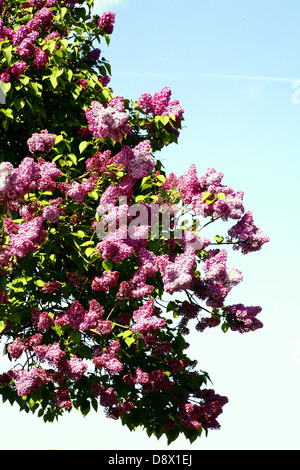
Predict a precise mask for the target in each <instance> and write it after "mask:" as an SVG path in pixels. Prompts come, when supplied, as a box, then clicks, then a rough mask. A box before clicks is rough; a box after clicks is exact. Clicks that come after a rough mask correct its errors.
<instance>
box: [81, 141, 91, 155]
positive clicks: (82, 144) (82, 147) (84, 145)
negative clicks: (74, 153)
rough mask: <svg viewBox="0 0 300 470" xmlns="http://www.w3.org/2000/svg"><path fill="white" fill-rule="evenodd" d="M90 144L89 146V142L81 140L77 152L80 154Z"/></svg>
mask: <svg viewBox="0 0 300 470" xmlns="http://www.w3.org/2000/svg"><path fill="white" fill-rule="evenodd" d="M90 144H91V142H87V141H85V140H83V141H82V142H80V144H79V152H80V153H82V152H83V151H84V150H85V149H86V148H87V147H88V146H89V145H90Z"/></svg>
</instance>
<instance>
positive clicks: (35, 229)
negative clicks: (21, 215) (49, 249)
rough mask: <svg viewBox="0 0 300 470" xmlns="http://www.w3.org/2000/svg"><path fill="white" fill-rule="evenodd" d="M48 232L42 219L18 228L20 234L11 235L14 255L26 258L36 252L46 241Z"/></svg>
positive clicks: (23, 224) (39, 218)
mask: <svg viewBox="0 0 300 470" xmlns="http://www.w3.org/2000/svg"><path fill="white" fill-rule="evenodd" d="M46 236H47V232H46V231H45V230H44V228H43V221H42V218H41V217H36V218H34V219H33V220H31V221H29V222H27V223H26V222H24V223H22V224H20V225H19V226H18V233H17V234H11V235H9V239H10V243H11V245H12V253H13V254H14V255H15V256H17V257H19V258H24V257H25V256H26V255H27V254H28V253H31V252H33V251H35V250H36V249H37V248H38V247H39V246H40V245H42V244H43V243H44V241H45V239H46Z"/></svg>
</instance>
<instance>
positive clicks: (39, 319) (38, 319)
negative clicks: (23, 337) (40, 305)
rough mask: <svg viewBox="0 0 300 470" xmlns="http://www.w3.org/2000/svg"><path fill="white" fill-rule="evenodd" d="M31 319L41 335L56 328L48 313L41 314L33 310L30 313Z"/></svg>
mask: <svg viewBox="0 0 300 470" xmlns="http://www.w3.org/2000/svg"><path fill="white" fill-rule="evenodd" d="M30 318H31V321H32V323H33V325H34V326H35V328H36V329H37V330H38V331H39V332H41V333H44V332H45V331H48V330H49V329H50V328H52V327H53V326H54V320H53V318H52V317H51V315H49V313H48V312H40V311H39V310H37V309H35V308H32V309H31V311H30Z"/></svg>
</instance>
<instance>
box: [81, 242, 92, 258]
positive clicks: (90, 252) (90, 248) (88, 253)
mask: <svg viewBox="0 0 300 470" xmlns="http://www.w3.org/2000/svg"><path fill="white" fill-rule="evenodd" d="M81 246H82V245H81ZM94 253H95V248H92V247H89V248H87V249H86V250H85V255H86V256H87V257H88V258H90V257H91V256H92V255H93V254H94Z"/></svg>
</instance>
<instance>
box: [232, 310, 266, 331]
mask: <svg viewBox="0 0 300 470" xmlns="http://www.w3.org/2000/svg"><path fill="white" fill-rule="evenodd" d="M261 310H262V308H261V307H245V306H244V305H243V304H237V305H230V306H228V307H226V318H227V321H228V324H229V328H230V329H231V330H232V331H239V332H240V333H246V332H248V331H255V330H257V329H260V328H262V327H263V324H262V322H261V321H260V320H258V319H257V318H256V316H257V315H258V314H259V313H260V312H261Z"/></svg>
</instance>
